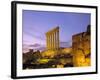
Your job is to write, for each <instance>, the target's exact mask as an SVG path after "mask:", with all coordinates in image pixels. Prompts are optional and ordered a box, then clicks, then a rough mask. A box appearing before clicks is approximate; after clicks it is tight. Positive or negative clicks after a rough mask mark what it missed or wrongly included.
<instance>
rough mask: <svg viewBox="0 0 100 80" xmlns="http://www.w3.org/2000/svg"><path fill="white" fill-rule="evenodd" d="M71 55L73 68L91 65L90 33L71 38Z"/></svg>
mask: <svg viewBox="0 0 100 80" xmlns="http://www.w3.org/2000/svg"><path fill="white" fill-rule="evenodd" d="M72 49H73V50H72V53H73V64H74V66H90V65H91V57H90V54H91V37H90V32H87V31H86V32H82V33H79V34H76V35H73V36H72Z"/></svg>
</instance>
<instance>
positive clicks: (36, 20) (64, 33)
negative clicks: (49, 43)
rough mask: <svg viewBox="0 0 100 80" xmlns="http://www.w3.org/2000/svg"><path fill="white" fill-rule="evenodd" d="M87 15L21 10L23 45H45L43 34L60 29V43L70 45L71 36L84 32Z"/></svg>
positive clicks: (87, 22) (88, 15) (87, 20)
mask: <svg viewBox="0 0 100 80" xmlns="http://www.w3.org/2000/svg"><path fill="white" fill-rule="evenodd" d="M90 17H91V15H90V14H89V13H69V12H46V11H33V10H23V14H22V19H23V20H22V21H23V22H22V23H23V44H28V45H30V44H31V45H32V44H33V45H34V44H35V45H36V44H41V45H45V44H46V40H45V39H46V36H45V33H46V32H47V31H49V30H50V29H53V28H54V27H56V26H59V27H60V30H59V31H60V33H59V34H60V42H62V43H63V42H64V43H70V42H71V40H72V35H73V34H77V33H80V32H83V31H86V27H87V25H88V24H90Z"/></svg>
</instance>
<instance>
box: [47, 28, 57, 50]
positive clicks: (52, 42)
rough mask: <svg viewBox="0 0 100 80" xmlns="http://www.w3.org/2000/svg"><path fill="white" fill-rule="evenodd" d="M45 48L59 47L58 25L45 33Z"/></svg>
mask: <svg viewBox="0 0 100 80" xmlns="http://www.w3.org/2000/svg"><path fill="white" fill-rule="evenodd" d="M46 43H47V49H59V27H56V28H54V29H53V30H50V31H48V32H47V33H46Z"/></svg>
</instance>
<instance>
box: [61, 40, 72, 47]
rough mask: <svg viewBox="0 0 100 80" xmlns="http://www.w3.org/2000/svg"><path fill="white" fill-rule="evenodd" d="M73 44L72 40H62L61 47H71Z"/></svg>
mask: <svg viewBox="0 0 100 80" xmlns="http://www.w3.org/2000/svg"><path fill="white" fill-rule="evenodd" d="M71 46H72V42H71V41H69V42H60V47H71Z"/></svg>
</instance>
